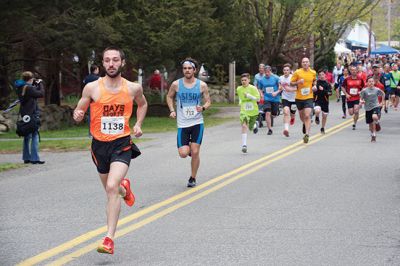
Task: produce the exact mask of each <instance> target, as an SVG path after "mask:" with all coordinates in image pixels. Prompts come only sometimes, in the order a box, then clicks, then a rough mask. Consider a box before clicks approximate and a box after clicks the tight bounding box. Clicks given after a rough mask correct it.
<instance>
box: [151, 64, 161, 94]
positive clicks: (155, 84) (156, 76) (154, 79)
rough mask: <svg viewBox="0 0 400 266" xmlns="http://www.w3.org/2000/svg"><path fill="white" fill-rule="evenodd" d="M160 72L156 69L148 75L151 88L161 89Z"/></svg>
mask: <svg viewBox="0 0 400 266" xmlns="http://www.w3.org/2000/svg"><path fill="white" fill-rule="evenodd" d="M161 81H162V78H161V74H160V70H158V69H156V70H154V73H153V75H151V77H150V82H149V87H150V89H152V90H161Z"/></svg>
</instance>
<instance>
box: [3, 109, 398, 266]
mask: <svg viewBox="0 0 400 266" xmlns="http://www.w3.org/2000/svg"><path fill="white" fill-rule="evenodd" d="M331 110H332V111H331V114H330V117H329V118H328V125H327V127H326V132H327V134H326V135H321V134H319V127H318V126H317V125H315V124H313V126H312V132H311V134H312V138H311V140H310V142H309V143H308V144H303V143H302V141H301V138H302V134H301V124H300V122H299V119H298V118H297V120H296V124H295V126H293V127H291V128H290V137H289V138H285V137H284V136H283V135H282V116H279V117H278V118H277V119H276V120H275V126H274V134H273V135H272V136H267V134H266V133H267V132H266V129H265V128H262V129H261V130H260V132H259V133H258V134H257V135H253V134H252V133H251V134H249V138H248V154H242V152H241V135H240V126H239V123H238V119H237V121H235V122H229V123H227V124H224V125H221V126H217V127H213V128H207V129H206V130H205V135H204V139H203V145H202V148H201V166H200V170H199V173H198V186H197V187H196V188H192V189H189V188H187V187H186V183H187V179H188V177H189V175H190V160H189V159H180V158H179V157H178V154H177V149H176V133H175V132H173V133H164V134H156V135H147V136H146V134H145V135H144V137H153V138H154V140H152V141H149V142H145V143H141V144H140V145H139V146H140V148H141V149H142V152H143V155H142V156H141V157H139V158H138V159H136V160H134V161H132V164H131V167H130V170H129V175H128V176H129V177H130V178H131V180H132V187H133V190H134V192H135V195H136V198H137V201H136V203H135V205H134V206H133V207H132V208H129V207H127V206H125V205H124V204H123V207H122V212H121V216H120V222H119V227H118V229H117V237H116V239H115V254H114V255H105V254H98V253H97V252H96V250H95V249H96V246H97V244H98V243H99V242H100V240H101V238H102V237H103V236H104V235H105V231H106V229H105V222H106V217H105V203H106V196H105V192H104V191H103V188H102V186H101V183H100V181H99V179H98V176H97V173H96V170H95V167H94V165H93V163H92V162H91V158H90V154H89V152H88V151H84V152H68V153H67V152H66V153H42V159H44V160H46V164H44V165H31V166H29V167H27V168H23V169H18V170H12V171H7V172H2V173H0V213H1V214H0V245H1V249H0V264H1V265H15V264H20V265H32V264H38V265H47V264H51V265H63V264H68V265H400V189H399V188H400V187H399V185H400V164H399V162H400V160H399V159H400V112H394V111H390V112H389V113H388V114H383V117H382V121H381V124H382V131H381V132H379V133H378V137H377V142H376V143H371V142H370V135H369V132H368V128H367V125H366V124H365V120H364V119H363V118H362V119H361V120H360V121H359V124H358V126H357V130H355V131H353V130H351V120H350V119H341V117H340V116H341V115H340V105H339V104H337V103H331ZM362 113H364V111H363V110H362ZM233 115H235V116H237V117H238V113H235V112H234V113H233ZM0 161H2V162H5V161H10V162H15V161H20V155H19V154H7V155H0Z"/></svg>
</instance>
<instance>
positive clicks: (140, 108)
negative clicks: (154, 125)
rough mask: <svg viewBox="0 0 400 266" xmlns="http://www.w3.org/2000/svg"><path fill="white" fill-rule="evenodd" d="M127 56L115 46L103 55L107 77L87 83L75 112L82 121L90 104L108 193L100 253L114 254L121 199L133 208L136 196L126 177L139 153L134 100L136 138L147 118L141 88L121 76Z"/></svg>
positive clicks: (95, 145) (97, 154)
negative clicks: (105, 230)
mask: <svg viewBox="0 0 400 266" xmlns="http://www.w3.org/2000/svg"><path fill="white" fill-rule="evenodd" d="M124 65H125V55H124V52H123V51H122V50H120V49H119V48H116V47H108V48H106V49H105V50H104V52H103V67H104V68H105V70H106V76H105V77H103V78H100V79H98V80H96V81H93V82H91V83H88V84H87V85H86V86H85V88H84V89H83V92H82V98H81V99H80V100H79V102H78V105H77V107H76V109H75V110H74V114H73V116H74V119H75V121H77V122H80V121H82V119H83V118H84V115H85V112H86V110H87V109H88V107H89V104H90V120H91V121H90V133H91V134H92V136H93V140H92V147H91V151H92V159H93V162H94V163H95V165H96V167H97V171H98V173H99V175H100V179H101V182H102V183H103V186H104V189H105V191H106V194H107V199H108V200H107V235H106V237H105V238H104V239H103V242H102V243H101V244H100V245H99V247H98V248H97V251H98V252H100V253H108V254H113V253H114V241H113V238H114V235H115V231H116V227H117V223H118V217H119V213H120V211H121V199H120V197H121V196H123V198H124V200H125V203H126V204H127V205H128V206H132V205H133V203H134V201H135V197H134V195H133V193H132V191H131V188H130V182H129V180H128V179H126V178H125V176H126V173H127V172H128V168H129V164H130V161H131V158H134V157H135V156H137V155H138V153H139V154H140V152H139V151H138V150H137V147H136V146H135V145H134V144H133V143H132V140H131V136H130V133H131V130H130V127H129V118H130V116H131V114H132V108H133V101H135V102H136V103H137V112H136V117H137V121H136V124H135V125H134V126H133V134H134V135H135V137H140V136H141V135H142V129H141V127H142V122H143V120H144V118H145V116H146V111H147V101H146V98H145V97H144V95H143V89H142V86H141V85H139V84H137V83H133V82H130V81H128V80H126V79H124V78H122V76H121V71H122V67H123V66H124Z"/></svg>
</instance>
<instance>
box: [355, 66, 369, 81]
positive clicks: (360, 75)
mask: <svg viewBox="0 0 400 266" xmlns="http://www.w3.org/2000/svg"><path fill="white" fill-rule="evenodd" d="M357 77H358V78H359V79H362V80H363V81H364V84H367V73H366V72H364V70H363V66H362V64H358V66H357Z"/></svg>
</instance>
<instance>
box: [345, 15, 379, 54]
mask: <svg viewBox="0 0 400 266" xmlns="http://www.w3.org/2000/svg"><path fill="white" fill-rule="evenodd" d="M368 41H369V25H368V23H366V22H362V21H356V23H355V24H354V26H352V27H349V28H348V29H347V30H346V31H345V33H344V34H343V35H342V38H341V41H339V43H345V44H346V47H347V48H349V49H351V50H356V49H362V50H365V49H368ZM375 48H376V39H375V33H374V32H373V31H372V33H371V50H374V49H375Z"/></svg>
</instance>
